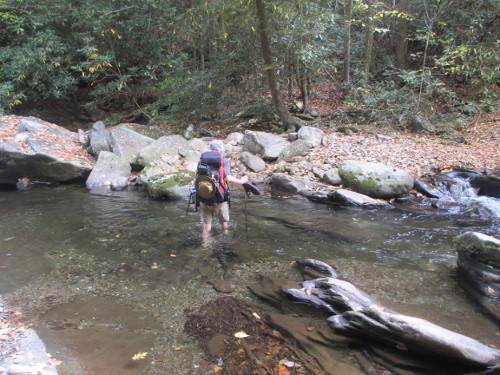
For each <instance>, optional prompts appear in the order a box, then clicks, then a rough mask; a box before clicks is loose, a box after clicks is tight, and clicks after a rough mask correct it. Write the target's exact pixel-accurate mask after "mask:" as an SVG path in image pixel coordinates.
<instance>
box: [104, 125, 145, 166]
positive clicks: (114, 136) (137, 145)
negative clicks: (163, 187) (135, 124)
mask: <svg viewBox="0 0 500 375" xmlns="http://www.w3.org/2000/svg"><path fill="white" fill-rule="evenodd" d="M153 141H154V139H153V138H150V137H146V136H145V135H142V134H139V133H137V132H136V131H134V130H132V129H130V128H127V127H125V126H121V127H118V128H115V129H112V130H111V131H110V132H109V143H110V144H111V148H112V150H113V153H114V154H115V155H117V156H119V157H121V158H123V159H125V160H127V161H128V163H129V164H130V165H131V166H132V168H133V169H138V168H139V165H138V163H137V161H138V159H139V153H140V152H141V150H142V149H144V148H146V147H147V146H149V145H150V144H151V143H152V142H153Z"/></svg>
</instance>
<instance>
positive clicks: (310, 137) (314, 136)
mask: <svg viewBox="0 0 500 375" xmlns="http://www.w3.org/2000/svg"><path fill="white" fill-rule="evenodd" d="M324 135H325V132H324V131H323V130H321V129H320V128H315V127H313V126H303V127H301V128H300V129H299V132H298V137H299V139H301V140H303V141H306V142H308V143H310V144H311V146H312V147H318V146H319V145H320V144H321V140H322V139H323V136H324Z"/></svg>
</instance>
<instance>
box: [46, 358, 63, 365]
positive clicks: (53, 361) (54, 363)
mask: <svg viewBox="0 0 500 375" xmlns="http://www.w3.org/2000/svg"><path fill="white" fill-rule="evenodd" d="M62 363H63V362H62V361H58V360H56V359H52V358H49V364H50V365H52V366H59V365H60V364H62Z"/></svg>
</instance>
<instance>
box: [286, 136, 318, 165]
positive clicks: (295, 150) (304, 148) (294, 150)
mask: <svg viewBox="0 0 500 375" xmlns="http://www.w3.org/2000/svg"><path fill="white" fill-rule="evenodd" d="M311 147H312V145H311V143H309V142H308V141H306V140H303V139H297V140H296V141H293V142H292V143H290V144H288V145H287V146H286V147H285V148H284V149H283V150H282V151H281V153H280V155H279V157H278V161H281V160H284V159H290V158H294V157H296V156H305V155H307V153H308V152H309V150H310V149H311Z"/></svg>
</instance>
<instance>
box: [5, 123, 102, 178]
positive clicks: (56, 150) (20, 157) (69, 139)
mask: <svg viewBox="0 0 500 375" xmlns="http://www.w3.org/2000/svg"><path fill="white" fill-rule="evenodd" d="M4 126H6V125H5V124H4V122H3V121H2V117H0V131H2V128H3V127H4ZM17 130H18V131H21V132H20V133H17V134H15V135H13V137H12V138H11V140H10V141H9V142H4V143H0V183H4V184H10V185H15V184H16V183H17V182H18V179H20V178H27V179H29V180H33V181H43V182H69V181H72V180H80V179H84V178H86V177H87V176H88V174H89V173H90V171H91V169H92V167H91V165H90V163H89V162H88V161H87V160H84V159H83V158H82V159H80V156H79V155H76V154H73V153H69V152H68V151H67V149H66V147H68V145H70V146H72V147H74V146H78V135H77V134H76V133H73V132H70V131H68V130H66V129H64V128H62V127H60V126H57V125H54V124H50V123H47V122H44V121H42V120H39V119H36V118H32V117H30V118H22V119H21V120H20V121H19V126H18V129H17ZM42 135H43V137H42ZM71 150H72V151H73V148H72V149H71Z"/></svg>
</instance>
